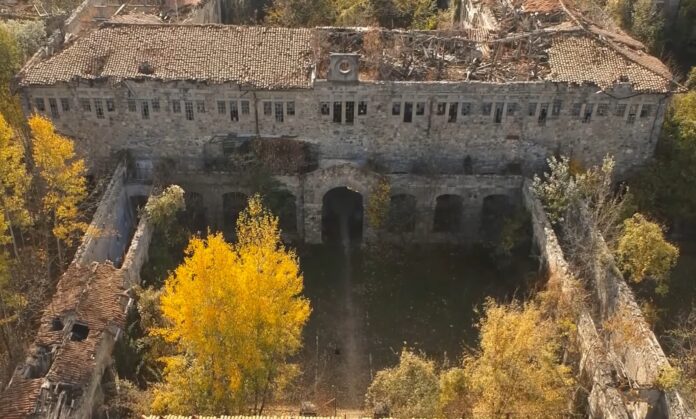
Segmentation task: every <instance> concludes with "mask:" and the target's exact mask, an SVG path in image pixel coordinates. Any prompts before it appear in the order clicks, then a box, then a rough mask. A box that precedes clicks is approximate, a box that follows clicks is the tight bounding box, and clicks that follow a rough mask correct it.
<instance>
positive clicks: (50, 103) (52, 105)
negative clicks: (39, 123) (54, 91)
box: [48, 97, 59, 119]
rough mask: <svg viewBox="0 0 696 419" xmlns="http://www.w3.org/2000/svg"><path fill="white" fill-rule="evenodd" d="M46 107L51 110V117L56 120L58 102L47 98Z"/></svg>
mask: <svg viewBox="0 0 696 419" xmlns="http://www.w3.org/2000/svg"><path fill="white" fill-rule="evenodd" d="M48 107H49V109H50V110H51V117H53V118H56V119H58V118H59V116H58V101H57V100H56V99H55V98H52V97H51V98H48Z"/></svg>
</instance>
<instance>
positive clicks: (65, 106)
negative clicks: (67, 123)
mask: <svg viewBox="0 0 696 419" xmlns="http://www.w3.org/2000/svg"><path fill="white" fill-rule="evenodd" d="M60 107H61V109H62V110H63V112H70V99H69V98H67V97H62V98H60Z"/></svg>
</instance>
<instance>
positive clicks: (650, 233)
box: [615, 213, 679, 294]
mask: <svg viewBox="0 0 696 419" xmlns="http://www.w3.org/2000/svg"><path fill="white" fill-rule="evenodd" d="M615 253H616V258H617V262H618V264H619V267H620V268H621V270H622V271H623V273H624V274H625V275H626V276H627V279H629V280H631V281H633V282H636V283H638V282H642V281H643V280H644V279H651V280H653V281H655V282H656V283H657V286H656V289H655V291H656V292H657V293H658V294H666V293H667V290H668V284H667V280H668V279H669V273H670V271H671V270H672V268H673V267H674V266H675V265H676V263H677V258H678V257H679V249H677V247H676V246H674V245H673V244H671V243H670V242H668V241H667V240H666V239H665V234H664V231H663V230H662V227H661V226H660V225H659V224H657V223H654V222H652V221H650V220H648V219H646V218H645V216H643V215H642V214H638V213H637V214H634V215H633V217H631V218H628V219H626V220H624V223H623V231H622V234H621V236H620V238H619V240H618V244H617V247H616V252H615Z"/></svg>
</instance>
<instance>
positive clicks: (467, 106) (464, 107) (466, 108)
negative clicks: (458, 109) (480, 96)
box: [462, 102, 471, 116]
mask: <svg viewBox="0 0 696 419" xmlns="http://www.w3.org/2000/svg"><path fill="white" fill-rule="evenodd" d="M470 113H471V103H469V102H464V103H462V116H467V115H469V114H470Z"/></svg>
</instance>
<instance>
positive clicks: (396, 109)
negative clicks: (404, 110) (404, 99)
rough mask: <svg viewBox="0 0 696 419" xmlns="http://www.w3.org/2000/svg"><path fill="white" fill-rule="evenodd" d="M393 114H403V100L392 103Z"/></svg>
mask: <svg viewBox="0 0 696 419" xmlns="http://www.w3.org/2000/svg"><path fill="white" fill-rule="evenodd" d="M392 115H395V116H396V115H401V102H393V103H392Z"/></svg>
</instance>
